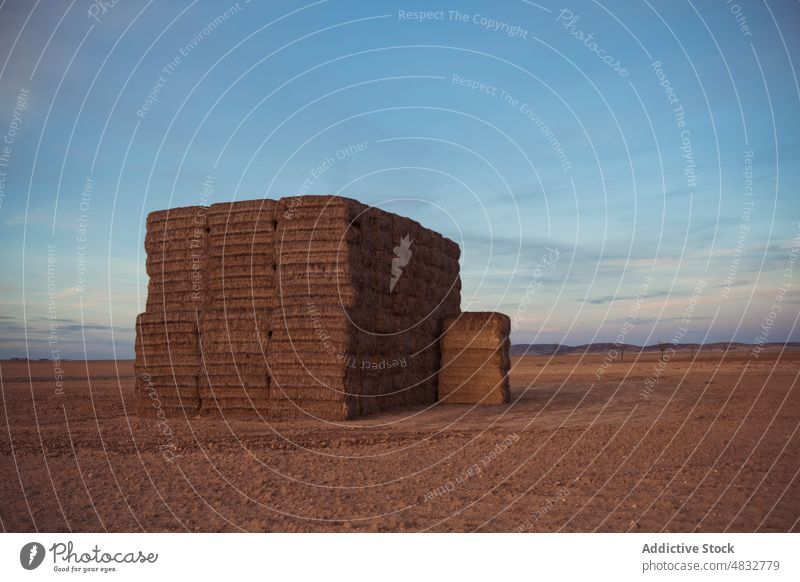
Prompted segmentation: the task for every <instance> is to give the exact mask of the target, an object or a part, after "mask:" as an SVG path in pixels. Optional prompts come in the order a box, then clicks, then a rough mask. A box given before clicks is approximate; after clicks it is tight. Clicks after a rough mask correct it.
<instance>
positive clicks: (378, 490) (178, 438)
mask: <svg viewBox="0 0 800 582" xmlns="http://www.w3.org/2000/svg"><path fill="white" fill-rule="evenodd" d="M634 359H635V355H632V354H626V360H629V361H626V362H624V363H623V362H615V363H613V364H611V365H609V366H608V367H607V368H606V369H605V373H604V374H603V375H601V378H600V379H599V380H598V378H597V375H596V372H597V370H598V367H599V366H601V364H602V360H603V356H602V355H591V356H586V357H584V358H583V359H581V358H579V357H576V356H558V357H555V358H550V357H539V356H527V357H524V358H515V359H514V361H513V368H512V373H511V399H512V404H510V405H504V406H492V407H482V408H480V409H478V408H472V407H469V406H465V405H447V406H443V405H436V406H434V407H432V408H430V409H421V408H417V409H412V410H407V411H404V412H402V413H393V414H386V415H381V416H376V417H371V418H368V419H364V420H359V421H354V422H349V423H345V424H339V425H335V424H329V423H322V422H316V421H303V422H282V423H274V424H272V425H268V424H266V423H264V422H252V421H250V422H245V421H230V422H227V421H226V420H224V419H223V420H207V419H201V420H195V421H193V422H192V423H191V424H189V423H187V422H186V420H185V419H182V418H175V417H168V418H167V419H166V422H164V423H162V424H160V425H158V424H155V422H154V421H140V420H139V419H138V418H136V417H135V416H128V415H126V411H132V410H134V403H133V384H134V379H133V366H132V362H130V361H119V362H113V361H111V362H107V361H93V362H89V363H88V365H87V364H86V363H85V362H67V363H66V364H65V365H64V367H65V370H66V379H65V382H64V389H63V394H58V393H57V392H56V387H55V384H54V378H53V366H52V363H50V362H32V363H30V364H28V363H27V362H2V363H0V374H1V375H2V403H0V406H2V415H1V416H0V418H1V419H2V420H1V421H0V422H2V424H3V427H2V430H1V431H0V434H2V436H0V527H2V529H3V530H5V531H36V530H39V531H106V530H108V531H142V530H144V531H240V530H245V531H420V530H426V531H475V530H477V531H595V530H597V531H662V530H663V531H724V530H729V531H747V532H749V531H799V530H800V523H799V522H798V520H800V481H799V480H798V471H800V435H799V434H798V426H799V423H800V390H798V386H797V379H798V373H799V372H800V353H798V352H786V353H783V354H780V353H777V352H775V353H763V354H762V355H761V357H760V358H757V359H753V360H750V361H749V360H748V354H747V353H745V352H739V353H734V354H728V356H726V357H725V359H724V360H723V359H722V354H721V352H716V353H711V354H702V355H701V356H698V357H697V358H696V360H695V361H694V362H692V361H691V358H690V356H689V354H688V353H680V352H679V353H678V354H677V357H676V358H674V359H673V360H671V361H670V362H669V363H668V364H667V365H666V366H664V369H663V370H662V373H661V377H660V379H659V380H658V382H657V383H655V385H654V386H653V388H652V392H651V393H650V394H649V395H648V396H649V397H645V396H644V395H643V393H642V390H643V388H644V387H645V383H646V382H647V380H648V378H652V377H654V376H655V375H656V368H657V365H658V361H657V354H646V355H645V356H643V357H642V358H641V359H640V360H639V361H638V362H635V363H634V362H633V360H634Z"/></svg>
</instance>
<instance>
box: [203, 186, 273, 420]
mask: <svg viewBox="0 0 800 582" xmlns="http://www.w3.org/2000/svg"><path fill="white" fill-rule="evenodd" d="M274 214H275V201H274V200H248V201H242V202H231V203H223V204H213V205H211V206H210V207H209V209H208V230H209V233H208V260H207V280H208V285H207V292H206V302H205V308H204V312H203V317H202V319H201V326H200V347H201V351H202V355H203V373H202V375H201V377H200V380H199V392H200V399H201V413H202V414H204V415H205V414H214V415H216V414H221V415H224V416H231V415H234V416H248V415H252V414H255V415H262V416H263V414H264V413H265V411H266V409H267V403H268V399H269V371H268V368H267V353H268V351H269V343H270V335H271V334H270V316H271V312H272V305H273V303H274V300H275V293H274V279H275V260H274V252H273V250H274V235H275V221H274Z"/></svg>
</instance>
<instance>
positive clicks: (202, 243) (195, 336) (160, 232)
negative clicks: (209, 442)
mask: <svg viewBox="0 0 800 582" xmlns="http://www.w3.org/2000/svg"><path fill="white" fill-rule="evenodd" d="M145 249H146V251H147V274H148V275H149V277H150V281H149V283H148V292H147V303H146V308H145V312H144V313H142V314H140V315H139V316H138V317H137V320H136V365H135V373H136V394H137V407H138V409H139V413H140V414H142V415H147V416H150V415H156V416H157V417H159V418H161V417H163V416H164V415H166V414H169V413H170V412H172V413H173V414H184V413H185V414H187V415H194V414H196V413H197V411H198V410H199V407H200V398H199V393H198V376H199V372H200V349H199V327H198V318H199V309H200V308H201V307H202V305H203V300H204V294H203V283H204V282H203V273H204V270H205V259H206V253H205V249H206V209H205V207H203V206H190V207H186V208H175V209H171V210H163V211H158V212H153V213H151V214H150V215H148V217H147V233H146V235H145Z"/></svg>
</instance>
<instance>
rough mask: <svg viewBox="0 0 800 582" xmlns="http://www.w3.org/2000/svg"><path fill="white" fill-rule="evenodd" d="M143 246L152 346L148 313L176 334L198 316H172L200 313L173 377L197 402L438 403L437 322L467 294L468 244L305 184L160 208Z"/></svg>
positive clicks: (311, 406) (275, 408) (321, 412)
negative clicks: (301, 188) (462, 247)
mask: <svg viewBox="0 0 800 582" xmlns="http://www.w3.org/2000/svg"><path fill="white" fill-rule="evenodd" d="M166 217H177V218H178V219H179V220H177V221H174V222H173V221H170V222H167V221H166ZM198 217H200V218H201V220H200V222H199V223H198ZM190 219H191V221H194V224H192V225H191V229H190V222H191V221H190ZM198 228H199V229H200V231H198V230H197V229H198ZM187 229H190V230H187ZM189 234H190V235H191V236H189V237H188V238H187V236H188V235H189ZM198 241H201V242H198ZM146 248H147V251H148V259H147V260H148V274H150V276H151V286H150V288H149V294H148V300H147V311H146V313H145V314H143V316H142V317H143V319H141V323H142V325H137V333H138V335H139V337H140V339H141V340H142V344H141V346H142V349H145V348H147V347H149V346H156V345H158V346H163V345H166V344H165V341H162V340H163V338H162V340H159V341H156V340H157V338H155V336H154V335H153V334H156V327H153V326H154V325H155V323H153V324H152V325H151V323H150V320H149V319H148V318H149V317H150V316H151V315H152V314H156V313H160V314H162V315H163V316H164V317H166V319H165V320H164V322H165V323H164V325H162V326H161V327H159V328H158V330H159V333H161V334H162V335H163V336H164V337H167V338H168V337H171V336H170V334H169V331H170V329H171V328H170V325H172V324H177V323H181V325H183V324H184V323H187V322H188V321H189V319H188V315H186V316H185V317H184V316H183V315H181V316H180V317H183V319H180V318H179V319H175V318H176V317H178V316H177V315H175V314H178V313H181V312H186V313H190V314H191V315H192V316H193V317H194V319H192V321H194V327H193V328H192V330H193V333H194V335H193V336H192V337H191V341H189V340H190V338H188V337H185V338H182V339H183V340H185V341H183V342H182V343H181V345H184V344H185V346H186V347H185V349H183V348H182V349H183V351H182V352H180V353H181V354H183V355H184V356H185V358H184V360H183V361H182V362H181V364H180V370H181V374H180V375H175V378H177V377H178V376H180V378H181V380H180V381H181V382H185V383H186V389H185V390H183V389H182V388H181V390H183V392H181V390H178V392H180V393H181V394H183V393H186V394H189V393H191V394H192V398H193V400H192V401H191V408H187V410H192V411H195V410H197V411H199V412H200V413H203V414H212V413H221V414H223V415H228V414H233V413H235V414H237V415H244V416H252V415H254V414H255V415H256V416H264V415H266V416H267V417H268V418H269V419H274V420H278V419H293V418H303V417H307V416H312V417H317V418H322V419H328V420H345V419H350V418H354V417H357V416H360V415H364V414H368V413H372V412H376V411H380V410H386V409H390V408H395V407H399V406H407V405H412V404H426V403H428V404H429V403H433V402H435V400H436V393H437V390H436V387H437V375H436V371H437V368H438V364H439V361H440V357H441V354H440V350H439V336H440V334H441V331H442V325H441V322H442V319H443V318H445V317H448V316H452V315H455V314H458V313H459V309H460V294H461V281H460V278H459V265H458V259H459V254H460V251H459V248H458V245H456V244H455V243H453V242H452V241H449V240H447V239H445V238H444V237H442V236H441V235H439V234H438V233H435V232H432V231H429V230H427V229H425V228H423V227H422V226H421V225H419V224H418V223H417V222H414V221H413V220H410V219H407V218H403V217H400V216H397V215H395V214H391V213H388V212H385V211H383V210H379V209H377V208H370V207H368V206H365V205H363V204H361V203H359V202H357V201H355V200H350V199H347V198H341V197H337V196H299V197H288V198H282V199H281V200H279V201H277V202H275V201H272V200H254V201H245V202H235V203H225V204H215V205H212V206H211V207H209V208H208V209H205V208H204V207H192V208H190V209H177V210H170V211H164V212H159V213H153V214H152V215H151V216H150V217H148V235H147V239H146ZM187 250H188V251H189V252H190V255H189V256H190V258H191V259H192V260H191V261H189V262H188V263H185V262H183V263H182V262H180V258H184V259H185V256H186V255H185V253H186V252H187ZM191 251H194V252H191ZM187 266H188V269H189V271H186V268H187ZM195 271H196V272H197V274H196V275H193V274H192V273H193V272H195ZM159 273H160V274H159ZM187 277H188V280H190V281H192V283H193V284H191V285H186V284H184V281H185V280H187ZM173 282H175V285H174V286H173ZM189 292H191V294H190V295H187V293H189ZM195 310H198V313H195ZM154 321H155V320H154ZM148 326H150V327H148ZM145 329H147V330H148V331H146V332H145ZM180 330H181V333H189V331H188V330H189V328H188V327H181V328H180ZM148 334H150V335H148ZM151 336H153V337H151ZM137 341H138V340H137ZM159 342H160V343H159ZM140 351H141V350H140V349H139V344H137V367H139V366H140V365H144V356H145V354H144V352H143V351H142V352H141V353H140ZM157 361H159V362H160V361H161V360H157ZM174 364H175V362H172V364H171V365H174ZM184 372H185V374H184ZM152 377H153V376H152V375H151V376H148V378H152ZM158 377H159V378H161V376H158ZM189 388H191V389H192V390H194V392H192V390H190V389H189ZM143 394H144V393H143V392H141V391H140V396H142V395H143ZM176 394H177V392H176ZM195 395H196V396H195ZM142 398H143V396H142Z"/></svg>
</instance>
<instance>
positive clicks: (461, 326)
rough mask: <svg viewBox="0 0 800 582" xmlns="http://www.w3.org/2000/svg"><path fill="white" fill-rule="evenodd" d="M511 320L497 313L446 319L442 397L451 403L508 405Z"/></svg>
mask: <svg viewBox="0 0 800 582" xmlns="http://www.w3.org/2000/svg"><path fill="white" fill-rule="evenodd" d="M510 333H511V320H510V319H509V317H508V316H507V315H504V314H502V313H495V312H464V313H462V314H461V315H458V316H456V317H450V318H447V319H445V320H444V336H443V338H442V344H441V345H442V361H441V369H440V371H439V400H440V401H444V402H447V403H449V404H505V403H507V402H508V401H509V389H508V372H509V368H510V367H511V358H510V356H509V347H510V341H509V334H510Z"/></svg>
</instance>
